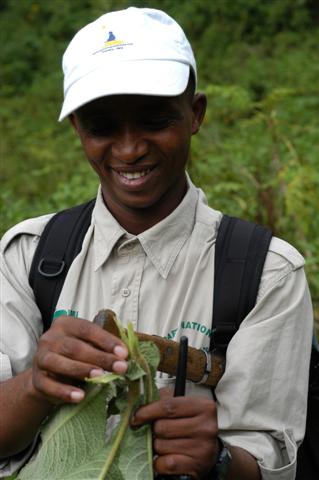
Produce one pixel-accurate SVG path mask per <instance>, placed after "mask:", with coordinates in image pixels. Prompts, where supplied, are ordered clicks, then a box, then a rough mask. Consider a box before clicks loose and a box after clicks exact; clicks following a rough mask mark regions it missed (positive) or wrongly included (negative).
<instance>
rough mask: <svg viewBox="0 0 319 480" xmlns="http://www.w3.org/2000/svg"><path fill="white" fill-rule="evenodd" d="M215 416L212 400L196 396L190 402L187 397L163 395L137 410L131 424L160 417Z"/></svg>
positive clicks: (214, 405)
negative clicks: (194, 399) (194, 400)
mask: <svg viewBox="0 0 319 480" xmlns="http://www.w3.org/2000/svg"><path fill="white" fill-rule="evenodd" d="M203 412H205V417H207V418H209V416H210V415H212V416H213V417H215V416H216V404H215V402H214V400H209V399H206V398H200V397H198V398H196V402H191V401H190V400H189V397H168V396H167V397H166V396H165V397H164V398H161V399H160V400H157V401H155V402H153V403H150V404H148V405H145V406H143V407H141V408H139V409H138V410H137V412H136V413H135V415H134V417H133V419H132V422H133V423H132V424H133V425H134V426H138V425H142V424H143V423H149V422H154V421H156V420H159V419H162V418H186V417H193V416H198V415H200V416H201V415H202V414H203Z"/></svg>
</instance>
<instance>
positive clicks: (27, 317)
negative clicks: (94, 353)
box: [0, 235, 42, 478]
mask: <svg viewBox="0 0 319 480" xmlns="http://www.w3.org/2000/svg"><path fill="white" fill-rule="evenodd" d="M37 241H38V237H37V236H32V235H21V236H18V237H17V238H15V239H14V240H13V241H11V242H10V244H9V245H5V242H2V245H1V247H2V248H1V263H0V269H1V292H0V302H1V305H0V308H1V311H0V313H1V335H0V382H3V381H5V380H8V379H9V378H11V377H12V376H14V375H16V374H17V373H19V372H22V371H24V370H25V369H26V368H29V367H30V366H31V364H32V358H33V354H34V352H35V349H36V346H37V343H38V339H39V336H40V335H41V333H42V320H41V314H40V312H39V309H38V307H37V305H36V304H35V301H34V296H33V291H32V289H31V287H30V286H29V282H28V274H29V269H30V264H31V261H32V258H33V254H34V251H35V248H36V245H37ZM34 442H35V441H34ZM33 449H34V443H33V444H32V445H30V446H29V447H28V448H27V449H26V450H24V451H23V452H20V453H19V454H17V455H15V456H13V457H10V458H7V459H1V460H0V478H3V477H6V476H9V475H11V474H12V473H14V472H15V471H16V470H17V469H18V468H20V467H21V466H22V465H23V464H24V463H25V462H26V461H27V459H28V458H29V457H30V455H31V453H32V451H33Z"/></svg>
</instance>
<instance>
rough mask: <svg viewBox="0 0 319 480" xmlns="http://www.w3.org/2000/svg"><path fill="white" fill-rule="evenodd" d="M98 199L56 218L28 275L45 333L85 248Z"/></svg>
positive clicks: (37, 250) (71, 209)
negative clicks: (72, 270)
mask: <svg viewBox="0 0 319 480" xmlns="http://www.w3.org/2000/svg"><path fill="white" fill-rule="evenodd" d="M94 204H95V199H94V200H91V201H89V202H87V203H84V204H82V205H78V206H76V207H72V208H68V209H67V210H63V211H62V212H59V213H57V214H56V215H54V216H53V217H52V218H51V220H50V221H49V222H48V223H47V225H46V226H45V229H44V230H43V233H42V235H41V238H40V240H39V244H38V246H37V249H36V251H35V254H34V257H33V260H32V265H31V269H30V275H29V283H30V285H31V288H32V289H33V292H34V296H35V300H36V303H37V305H38V307H39V310H40V312H41V314H42V320H43V331H45V330H47V329H48V328H50V325H51V323H52V315H53V312H54V310H55V307H56V304H57V301H58V298H59V295H60V292H61V290H62V287H63V284H64V280H65V277H66V275H67V273H68V270H69V268H70V266H71V264H72V262H73V260H74V258H75V257H76V256H77V255H78V254H79V252H80V251H81V248H82V243H83V239H84V236H85V234H86V232H87V230H88V228H89V226H90V223H91V216H92V210H93V207H94Z"/></svg>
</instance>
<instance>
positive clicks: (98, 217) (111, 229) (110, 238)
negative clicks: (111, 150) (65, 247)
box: [92, 177, 199, 278]
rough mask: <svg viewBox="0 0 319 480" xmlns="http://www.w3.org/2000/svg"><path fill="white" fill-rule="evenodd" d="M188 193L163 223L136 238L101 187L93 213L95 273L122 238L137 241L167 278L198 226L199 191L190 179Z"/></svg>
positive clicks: (161, 273) (160, 272)
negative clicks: (108, 204) (114, 213)
mask: <svg viewBox="0 0 319 480" xmlns="http://www.w3.org/2000/svg"><path fill="white" fill-rule="evenodd" d="M187 181H188V190H187V192H186V195H185V196H184V198H183V200H182V202H181V203H180V204H179V205H178V206H177V208H176V209H175V210H174V211H173V212H172V213H171V214H170V215H169V216H168V217H166V218H164V219H163V220H162V221H161V222H159V223H157V224H156V225H154V226H153V227H152V228H150V229H148V230H146V231H145V232H143V233H141V234H140V235H138V236H137V237H134V236H132V235H130V234H128V233H127V232H126V230H125V229H124V228H123V227H121V225H120V224H119V223H118V222H117V221H116V220H115V218H114V217H113V216H112V214H111V213H110V211H109V210H108V209H107V207H106V206H105V204H104V201H103V197H102V192H101V188H99V190H98V195H97V199H96V204H95V207H94V210H93V215H92V218H93V224H94V250H95V270H97V269H98V268H99V267H101V266H102V264H103V263H104V262H105V261H106V260H107V259H108V257H109V256H110V254H111V252H112V250H113V248H114V246H115V245H116V243H117V242H118V241H119V240H120V239H121V238H122V237H126V238H137V239H138V240H139V242H140V244H141V245H142V248H143V249H144V251H145V253H146V255H147V256H148V258H149V259H150V261H151V262H152V263H153V265H154V267H155V268H156V270H157V271H158V272H159V274H160V275H161V276H162V277H163V278H167V276H168V274H169V272H170V270H171V268H172V266H173V264H174V261H175V260H176V258H177V256H178V254H179V252H180V251H181V249H182V247H183V245H184V244H185V242H186V240H187V239H188V238H189V236H190V235H191V232H192V230H193V228H194V223H195V214H196V207H197V202H198V195H199V194H198V190H197V189H196V188H195V187H194V185H193V184H192V182H191V181H190V179H189V177H188V178H187Z"/></svg>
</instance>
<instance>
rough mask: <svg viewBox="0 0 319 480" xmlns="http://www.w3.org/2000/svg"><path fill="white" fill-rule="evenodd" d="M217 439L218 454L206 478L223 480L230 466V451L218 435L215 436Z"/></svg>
mask: <svg viewBox="0 0 319 480" xmlns="http://www.w3.org/2000/svg"><path fill="white" fill-rule="evenodd" d="M217 440H218V444H219V454H218V457H217V461H216V463H215V465H214V467H213V469H212V470H211V472H210V474H209V475H208V477H207V480H225V479H226V475H227V472H228V470H229V467H230V462H231V459H232V456H231V453H230V451H229V450H228V448H227V447H226V445H225V444H224V442H223V441H222V440H221V439H220V438H219V437H217Z"/></svg>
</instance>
